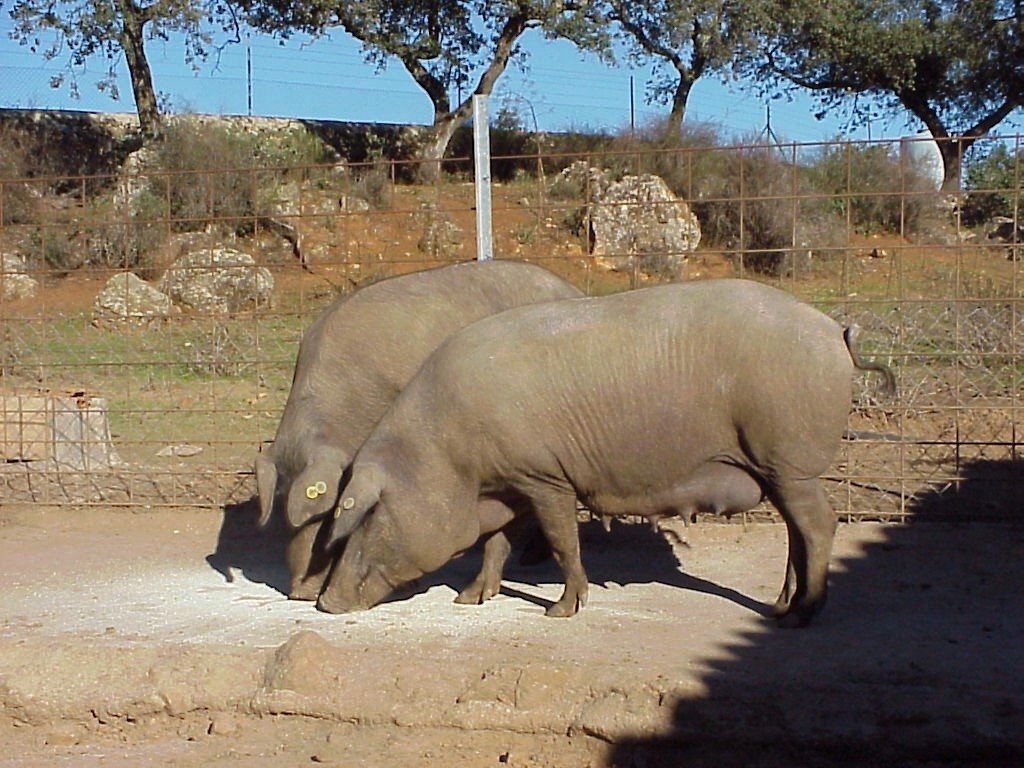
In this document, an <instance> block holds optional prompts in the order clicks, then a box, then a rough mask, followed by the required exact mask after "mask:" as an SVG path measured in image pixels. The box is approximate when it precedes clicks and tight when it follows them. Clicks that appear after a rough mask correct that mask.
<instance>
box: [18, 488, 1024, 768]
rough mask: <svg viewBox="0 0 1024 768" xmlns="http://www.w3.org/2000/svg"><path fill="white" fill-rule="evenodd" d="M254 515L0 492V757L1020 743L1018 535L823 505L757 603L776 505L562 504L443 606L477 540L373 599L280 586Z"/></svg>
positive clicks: (417, 759)
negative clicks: (555, 534) (712, 519)
mask: <svg viewBox="0 0 1024 768" xmlns="http://www.w3.org/2000/svg"><path fill="white" fill-rule="evenodd" d="M254 521H255V510H254V509H253V508H252V505H242V506H238V507H233V508H230V509H227V510H225V511H224V512H223V513H219V512H216V511H210V510H196V509H164V510H154V511H137V512H129V511H124V510H117V509H102V508H83V509H71V508H60V509H58V508H39V507H20V506H11V505H8V506H0V585H2V590H3V591H2V594H3V602H2V605H0V706H2V717H0V765H4V766H129V765H156V766H183V767H184V766H204V768H205V767H207V766H231V767H234V766H243V765H245V766H272V765H273V766H281V765H311V764H326V765H338V766H364V765H365V766H395V767H396V768H407V767H408V768H411V767H412V766H424V765H452V766H469V767H470V768H476V767H477V766H496V767H498V768H500V766H503V765H511V766H535V767H539V766H558V767H561V766H588V765H590V766H662V765H664V766H676V765H678V766H712V765H716V766H721V765H739V764H742V765H744V766H751V765H755V766H756V765H763V766H788V765H840V766H846V765H999V766H1003V765H1005V766H1010V765H1014V766H1017V765H1021V764H1024V762H1022V761H1024V652H1022V644H1021V637H1022V636H1024V631H1022V630H1024V612H1022V610H1021V609H1022V607H1024V604H1022V600H1024V599H1022V597H1021V587H1022V585H1024V529H1022V528H1021V527H1020V526H1015V525H1010V524H982V523H972V524H969V525H961V526H958V527H954V526H951V525H948V524H939V523H919V524H914V523H911V524H904V525H899V526H896V525H880V524H865V523H860V524H856V525H843V526H840V529H839V533H838V538H837V542H836V548H835V555H834V558H833V575H832V591H831V595H830V603H829V605H828V606H827V607H826V609H825V611H824V613H823V614H822V615H821V616H820V617H819V619H818V621H817V622H816V623H815V624H813V625H812V626H811V627H809V628H806V629H803V630H782V629H777V628H776V627H775V626H774V625H773V623H772V622H771V621H770V620H769V619H768V618H766V615H765V614H766V611H767V608H766V604H767V603H769V602H771V601H772V600H773V599H774V597H775V595H776V592H777V590H778V587H779V585H780V583H781V578H782V569H783V564H784V561H785V555H786V531H785V527H784V526H782V525H779V524H757V525H749V526H746V527H744V526H742V525H736V524H733V525H725V524H702V525H698V526H694V527H690V528H684V527H683V526H682V525H681V524H679V525H676V524H673V525H672V527H671V530H670V531H669V532H668V534H667V535H666V534H664V533H662V534H657V533H654V532H652V531H651V530H650V529H649V528H647V527H646V526H640V525H619V524H616V525H615V526H614V527H613V530H612V532H611V533H610V534H606V533H605V532H604V531H603V530H601V528H600V526H599V525H597V524H596V523H587V524H584V526H583V537H584V543H583V546H584V561H585V564H586V566H587V569H588V573H589V576H590V580H591V583H592V588H591V594H590V602H589V604H588V605H587V606H586V608H584V610H583V611H582V612H581V613H580V614H579V615H578V616H576V617H574V618H572V619H549V618H546V617H545V616H544V613H543V608H544V606H546V605H548V604H550V602H551V601H553V600H554V599H556V598H557V597H558V595H559V593H560V585H559V584H558V574H557V572H556V570H555V569H554V567H553V566H552V565H551V564H544V565H541V566H534V567H525V566H522V565H518V564H516V563H511V564H510V566H509V568H508V570H507V572H506V576H507V579H506V581H505V582H504V585H505V586H504V589H503V592H502V594H501V595H499V596H498V597H496V598H495V599H494V600H492V601H490V602H489V603H487V604H485V605H482V606H460V605H455V604H453V603H452V599H453V598H454V597H455V594H456V593H457V591H458V589H460V588H461V586H463V585H464V584H465V583H466V582H467V581H468V580H469V578H470V577H471V576H472V574H473V572H474V569H475V566H476V563H477V559H476V557H475V556H474V555H473V554H472V553H471V554H469V555H467V556H465V557H463V558H461V559H459V560H456V561H453V563H451V564H450V565H449V566H448V567H446V568H445V569H444V570H443V571H441V572H439V573H437V574H434V575H433V576H431V577H429V578H426V579H424V580H423V581H422V582H421V583H419V584H418V585H416V586H415V587H413V588H411V589H409V590H408V591H407V592H406V593H404V594H402V595H400V596H398V597H397V598H396V599H394V600H393V601H391V602H388V603H386V604H384V605H381V606H378V607H377V608H375V609H373V610H371V611H368V612H365V613H360V614H353V615H345V616H330V615H326V614H322V613H318V612H317V611H316V610H315V609H314V607H313V606H312V605H310V604H308V603H297V602H291V601H288V600H287V599H286V598H285V597H284V595H283V594H282V592H281V590H282V587H283V585H284V581H285V570H284V567H283V564H282V561H281V543H280V537H279V533H278V532H276V531H270V532H260V531H258V530H257V529H256V527H255V522H254Z"/></svg>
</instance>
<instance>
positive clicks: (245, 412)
mask: <svg viewBox="0 0 1024 768" xmlns="http://www.w3.org/2000/svg"><path fill="white" fill-rule="evenodd" d="M902 149H903V150H905V147H903V148H902ZM971 157H976V158H980V159H984V158H992V157H996V158H1003V160H1004V161H1005V162H1004V164H1003V166H1002V168H1003V170H1004V171H1005V172H1004V174H1003V176H1002V177H1000V178H1001V179H1002V181H1000V182H998V183H993V182H992V181H991V180H990V179H989V180H988V181H986V184H987V186H986V184H978V183H975V184H973V185H969V184H966V183H964V182H961V183H960V185H959V186H958V188H957V189H955V190H954V191H952V192H948V191H943V192H939V191H936V188H935V186H934V184H932V183H929V182H928V181H927V179H922V174H921V173H920V169H919V168H918V167H917V166H916V165H915V164H914V163H913V162H912V161H911V155H910V154H908V153H907V152H906V151H901V147H900V146H899V145H898V144H895V145H894V144H892V143H887V142H873V143H868V142H841V143H840V142H837V143H824V144H813V145H809V144H781V145H780V144H770V145H735V146H728V147H701V146H682V147H674V148H666V149H652V148H650V147H643V146H641V145H639V144H638V145H636V146H631V147H627V148H626V149H618V150H615V151H606V152H601V153H589V154H585V153H576V154H561V155H555V154H544V153H538V154H536V155H531V156H528V157H521V156H517V157H501V156H496V157H494V158H493V163H494V168H495V169H496V177H497V178H501V179H503V180H502V181H499V182H498V183H496V184H495V185H494V187H493V190H492V199H493V206H494V207H493V213H492V218H493V225H494V235H493V240H494V249H495V254H496V256H497V257H498V258H507V259H522V260H529V261H531V262H534V263H537V264H540V265H542V266H545V267H547V268H549V269H551V270H552V271H554V272H556V273H558V274H560V275H562V276H563V277H566V278H568V279H569V280H570V281H571V282H573V283H575V284H576V285H577V286H578V287H580V288H581V289H582V290H584V291H585V292H586V293H588V294H592V295H596V294H604V293H609V292H613V291H618V290H630V289H632V288H635V287H638V286H643V285H648V284H653V283H657V282H660V281H666V280H699V279H704V278H708V277H721V276H740V277H744V278H749V279H754V280H759V281H764V282H768V283H772V284H775V285H777V286H780V287H781V288H783V289H785V290H787V291H790V292H792V293H794V294H795V295H797V296H799V297H800V298H802V299H804V300H806V301H808V302H810V303H812V304H814V305H815V306H817V307H819V308H820V309H822V310H823V311H824V312H826V313H828V314H829V315H831V316H832V317H834V318H836V319H837V320H839V321H840V322H842V323H844V324H856V325H857V326H858V327H859V328H860V335H859V339H858V344H859V346H860V351H861V353H862V355H863V356H864V357H867V358H873V359H876V360H878V361H880V362H883V363H885V364H887V365H889V366H891V367H892V369H893V370H894V372H895V373H896V375H897V379H898V393H897V394H896V395H895V396H890V395H888V394H887V393H885V392H884V389H883V388H882V387H881V386H880V382H879V381H878V377H877V376H873V375H870V374H866V375H861V376H858V378H857V380H856V382H855V396H854V400H853V404H852V409H851V413H850V419H849V428H848V430H847V433H846V436H845V438H844V440H843V443H842V446H841V449H840V451H839V454H838V455H837V457H836V460H835V462H834V464H833V466H832V468H831V470H830V472H829V474H828V475H827V478H826V486H827V488H828V491H829V494H830V497H831V502H832V504H833V506H834V508H835V510H836V513H837V514H838V515H839V516H840V517H841V518H843V519H849V520H859V519H883V520H889V519H905V518H908V517H909V516H911V515H918V516H922V517H923V516H926V515H927V516H932V517H949V516H953V517H971V518H978V517H985V518H1005V517H1009V516H1015V515H1016V513H1017V511H1018V507H1019V506H1020V499H1021V494H1020V491H1019V490H1018V487H1019V486H1020V487H1024V486H1022V485H1021V483H1019V482H1018V481H1019V480H1020V479H1021V478H1020V475H1021V472H1020V466H1021V465H1020V463H1019V461H1018V459H1019V458H1020V451H1021V445H1022V440H1024V436H1022V423H1021V416H1022V414H1021V406H1020V395H1021V389H1022V386H1024V384H1022V377H1024V355H1022V341H1024V311H1022V310H1024V305H1022V288H1024V279H1022V277H1024V276H1022V274H1021V267H1020V264H1021V262H1020V261H1019V260H1018V256H1019V253H1020V245H1021V244H1020V240H1021V239H1022V238H1024V228H1022V227H1021V225H1020V220H1019V219H1018V215H1019V212H1020V210H1021V199H1020V190H1021V179H1022V176H1024V174H1022V168H1021V167H1020V158H1021V157H1022V153H1021V143H1020V137H1019V136H1011V137H998V138H990V139H984V140H981V141H979V142H978V144H977V145H976V146H975V148H974V149H973V150H972V156H971ZM970 159H971V158H965V168H970V162H968V161H969V160H970ZM977 162H979V163H980V162H981V160H978V161H977ZM471 168H472V163H471V161H470V160H468V159H457V160H452V161H446V166H445V168H444V169H443V172H442V174H441V176H440V178H439V179H438V180H437V181H436V182H432V183H429V184H425V183H416V182H413V181H409V179H411V178H412V177H413V175H414V174H413V173H412V172H411V169H410V168H408V167H405V166H403V165H401V164H399V163H391V162H386V161H376V162H372V163H366V164H351V163H336V164H331V165H316V166H288V167H283V166H275V167H245V168H234V167H212V168H209V169H207V170H203V171H190V172H175V171H167V170H162V169H155V168H148V167H147V166H146V163H144V162H143V163H139V164H136V165H133V166H132V167H131V168H126V169H125V170H123V171H122V172H121V173H120V174H118V175H109V176H80V177H62V176H54V175H49V176H40V175H38V174H34V175H31V176H17V175H14V176H9V177H7V178H0V503H38V504H71V505H130V506H133V507H156V506H161V505H200V506H211V507H219V506H222V505H225V504H229V503H234V502H242V501H245V500H247V499H249V498H250V497H251V496H252V495H254V493H255V484H254V482H253V478H252V471H251V468H252V464H253V459H254V455H255V453H256V451H257V450H258V449H259V447H260V445H261V444H262V443H264V442H266V441H268V440H270V439H271V438H272V437H273V434H274V431H275V429H276V425H277V421H278V419H279V417H280V414H281V411H282V408H283V405H284V402H285V400H286V398H287V395H288V390H289V386H290V383H291V376H292V370H293V365H294V361H295V355H296V352H297V348H298V342H299V339H300V337H301V334H302V331H303V329H304V328H305V327H306V326H308V324H309V323H310V322H311V321H312V319H313V318H315V317H316V315H317V314H318V313H319V312H320V311H321V310H322V309H323V308H324V307H325V306H326V305H327V304H329V303H330V302H332V301H333V300H335V299H336V298H338V297H339V296H341V295H344V294H346V293H348V292H350V291H353V290H358V289H359V287H360V286H364V285H367V284H369V283H371V282H373V281H375V280H378V279H380V278H384V277H387V276H389V275H394V274H400V273H405V272H410V271H415V270H421V269H425V268H429V267H434V266H437V265H440V264H444V263H450V262H455V261H464V260H469V259H473V258H475V255H476V254H475V247H476V238H475V234H474V224H473V221H474V211H473V207H474V192H473V187H472V184H471V183H470V182H468V181H467V179H468V178H470V177H471V175H469V174H468V173H467V172H468V170H469V169H471ZM508 169H511V170H508ZM665 190H667V191H668V196H665ZM615 195H618V196H617V197H616V196H615ZM986 206H988V207H987V208H986ZM990 209H991V210H990ZM979 210H980V211H981V213H978V211H979ZM993 211H995V212H994V213H993ZM691 213H692V214H693V217H692V218H691V217H690V214H691ZM607 215H614V216H615V217H617V218H612V219H611V222H612V224H611V229H609V226H608V225H607V224H602V223H601V222H600V221H599V219H600V217H602V216H607ZM694 220H695V221H697V222H698V223H699V228H700V237H699V244H698V243H697V242H696V238H695V237H694V236H693V231H692V228H691V229H687V227H689V226H690V224H688V223H687V222H691V223H692V221H694ZM630 221H633V222H634V223H633V224H630V223H629V222H630ZM636 222H640V223H639V224H637V223H636ZM679 222H682V225H683V230H685V232H688V233H689V235H686V236H683V237H682V239H681V240H680V239H679V238H676V239H673V237H670V236H668V235H667V234H666V232H668V231H669V230H670V229H671V228H672V227H674V226H677V224H679ZM633 226H636V229H635V230H634V229H631V227H633ZM609 231H611V232H612V233H613V234H614V235H615V236H614V237H612V238H611V239H610V240H609V239H606V233H607V232H609ZM687 237H689V239H688V240H687ZM211 273H216V274H218V275H221V276H223V275H225V274H229V273H230V274H231V275H233V276H234V278H235V279H234V280H233V281H229V282H228V283H224V284H223V285H220V286H219V287H217V286H215V287H213V288H209V287H206V288H204V287H202V286H204V285H206V283H204V282H203V280H201V279H200V278H203V277H209V276H210V274H211ZM136 278H137V280H136ZM140 285H141V287H140ZM147 291H149V292H147ZM157 291H159V293H157ZM119 294H120V295H119ZM140 295H142V296H144V297H145V298H143V299H140V298H138V296H140ZM101 297H102V298H101ZM738 311H742V308H738ZM636 398H637V401H638V407H644V399H645V393H643V392H637V393H636ZM765 510H766V511H765V514H770V512H768V511H767V508H765ZM755 514H759V513H755Z"/></svg>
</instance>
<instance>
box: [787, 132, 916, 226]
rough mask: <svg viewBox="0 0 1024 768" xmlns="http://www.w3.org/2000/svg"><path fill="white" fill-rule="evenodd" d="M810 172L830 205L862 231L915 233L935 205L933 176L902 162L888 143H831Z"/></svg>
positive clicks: (819, 155) (816, 159)
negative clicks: (924, 174)
mask: <svg viewBox="0 0 1024 768" xmlns="http://www.w3.org/2000/svg"><path fill="white" fill-rule="evenodd" d="M807 174H808V177H809V179H810V181H811V182H812V184H813V185H814V187H815V188H816V189H817V190H819V191H820V192H822V193H824V194H825V195H827V196H828V204H829V207H830V208H831V209H832V210H834V211H835V212H836V214H838V215H839V216H840V217H841V218H842V220H844V221H848V222H849V223H850V225H851V226H852V227H853V228H854V230H856V231H858V232H864V233H867V232H892V233H896V234H913V233H914V232H916V231H919V230H920V229H921V227H922V226H923V225H924V223H925V222H926V221H927V220H928V218H929V216H928V214H929V212H930V211H931V210H933V209H934V208H935V197H934V194H929V193H930V192H931V188H930V187H929V185H928V182H927V181H926V180H925V179H924V178H923V177H922V176H921V174H920V173H918V172H916V171H915V170H914V169H913V168H911V167H908V166H905V165H903V164H901V162H900V158H899V156H898V154H896V153H894V151H893V147H892V145H891V144H888V143H879V144H854V143H849V142H846V143H837V144H830V145H828V146H825V147H823V148H822V150H821V152H820V153H818V155H817V157H816V158H814V160H813V162H812V163H811V164H810V165H809V167H808V170H807Z"/></svg>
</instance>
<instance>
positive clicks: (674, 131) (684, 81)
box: [665, 67, 696, 136]
mask: <svg viewBox="0 0 1024 768" xmlns="http://www.w3.org/2000/svg"><path fill="white" fill-rule="evenodd" d="M676 71H677V72H678V73H679V82H678V84H677V85H676V90H675V92H674V93H673V94H672V109H671V111H670V112H669V113H668V121H667V123H666V125H665V132H666V134H669V135H672V136H678V135H679V133H680V132H681V131H682V128H683V118H684V117H685V116H686V102H687V101H688V100H689V98H690V91H691V90H693V84H694V83H695V82H696V78H694V77H690V73H689V70H687V71H685V72H684V71H683V70H682V69H679V68H678V67H677V69H676Z"/></svg>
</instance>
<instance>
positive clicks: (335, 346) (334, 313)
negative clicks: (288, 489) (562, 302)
mask: <svg viewBox="0 0 1024 768" xmlns="http://www.w3.org/2000/svg"><path fill="white" fill-rule="evenodd" d="M580 295H581V294H580V292H579V291H578V290H577V289H576V288H575V287H573V286H572V285H571V284H570V283H568V282H566V281H565V280H562V279H561V278H559V277H558V276H556V275H554V274H553V273H551V272H549V271H547V270H545V269H543V268H541V267H537V266H534V265H531V264H526V263H523V262H510V261H492V262H471V263H466V264H458V265H452V266H447V267H441V268H438V269H433V270H427V271H423V272H416V273H412V274H409V275H402V276H399V277H394V278H389V279H387V280H382V281H380V282H378V283H374V284H372V285H369V286H367V287H365V288H361V289H360V290H358V291H356V292H355V293H353V294H351V295H349V296H346V297H344V298H342V299H340V300H338V301H336V302H334V303H333V304H331V305H330V306H329V307H327V309H325V310H324V311H323V312H322V313H321V315H320V316H319V317H318V318H317V319H316V320H315V321H314V322H313V323H312V324H311V325H310V327H309V328H308V329H307V331H306V332H305V334H304V335H303V338H302V341H301V343H300V345H299V352H298V356H297V359H296V365H295V372H294V375H293V380H292V386H291V390H290V392H289V396H288V400H287V402H286V404H285V409H284V412H283V414H282V417H281V422H280V424H279V426H278V430H277V435H276V437H275V454H276V455H277V456H278V457H279V460H280V461H282V462H286V463H290V464H295V465H296V466H297V467H301V466H303V465H304V464H305V462H306V460H307V456H306V455H305V454H306V453H307V451H306V450H305V449H304V448H303V446H307V447H312V446H316V445H330V446H332V447H336V448H340V449H342V450H343V451H344V452H345V453H346V454H347V455H348V456H350V457H351V456H352V455H353V454H354V453H355V451H356V449H357V448H358V447H359V445H360V444H361V443H362V441H363V440H364V439H365V438H366V436H367V435H368V434H369V433H370V431H371V429H372V428H373V426H374V425H375V424H376V423H377V421H378V420H379V419H380V417H381V415H382V414H383V413H384V412H385V410H386V409H387V408H388V406H390V404H391V403H392V402H393V401H394V399H395V398H396V397H397V396H398V393H399V392H400V391H401V389H402V388H403V387H404V386H405V384H406V383H407V382H408V381H409V379H410V378H412V376H413V374H414V373H415V372H416V371H417V370H418V368H419V366H420V365H421V364H422V362H423V360H424V359H425V358H426V357H427V356H428V355H429V354H430V353H431V352H433V351H434V350H435V349H436V348H437V347H438V345H440V344H441V343H442V342H443V341H444V340H445V339H446V338H447V337H448V336H449V335H450V334H451V333H452V332H453V331H456V330H458V329H460V328H462V327H463V326H465V325H467V324H469V323H471V322H473V321H475V320H478V319H480V318H483V317H486V316H488V315H491V314H494V313H495V312H499V311H502V310H505V309H509V308H511V307H517V306H521V305H523V304H528V303H532V302H538V301H545V300H549V299H559V298H567V297H574V296H580ZM300 454H301V455H300ZM289 455H291V460H289V459H288V458H286V457H288V456H289Z"/></svg>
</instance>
